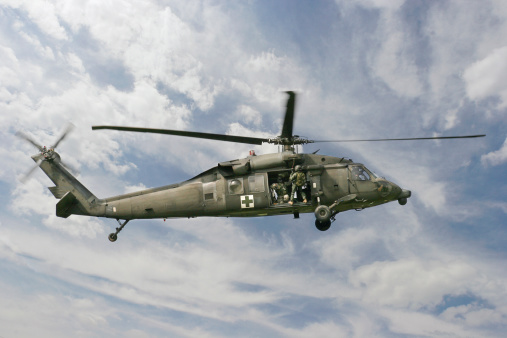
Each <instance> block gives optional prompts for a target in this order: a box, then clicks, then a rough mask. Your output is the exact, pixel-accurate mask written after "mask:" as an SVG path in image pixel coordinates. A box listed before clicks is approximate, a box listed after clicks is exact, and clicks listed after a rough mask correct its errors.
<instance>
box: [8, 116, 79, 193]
mask: <svg viewBox="0 0 507 338" xmlns="http://www.w3.org/2000/svg"><path fill="white" fill-rule="evenodd" d="M73 129H74V125H73V124H72V123H69V125H68V126H67V128H65V131H64V132H63V133H62V135H61V136H60V137H59V138H58V139H57V140H56V142H55V143H54V144H53V145H52V146H50V147H49V148H47V147H46V146H42V145H40V144H39V143H38V142H36V141H35V140H33V139H32V138H31V137H30V136H28V135H27V134H25V133H23V132H22V131H18V132H16V136H18V137H19V138H22V139H23V140H25V141H27V142H28V143H30V144H31V145H33V146H34V147H35V148H37V150H38V151H39V153H38V154H36V155H34V156H32V159H33V160H34V161H35V166H33V167H32V168H31V169H30V170H29V171H28V172H27V173H26V174H25V175H24V176H23V177H22V178H21V179H20V181H21V182H22V183H25V182H26V181H27V180H28V179H29V178H30V176H31V175H32V174H33V172H34V171H35V169H37V167H39V166H40V164H41V163H42V162H43V161H55V160H56V161H58V162H59V163H60V164H62V165H63V166H64V167H66V168H67V169H70V171H73V172H74V173H76V172H77V171H76V170H75V169H74V168H72V166H69V165H66V164H65V163H63V162H62V160H61V159H60V155H58V153H57V152H56V151H55V148H56V147H57V146H58V145H59V144H60V143H61V142H62V141H63V140H64V139H65V138H66V137H67V136H68V135H69V133H70V132H71V131H72V130H73Z"/></svg>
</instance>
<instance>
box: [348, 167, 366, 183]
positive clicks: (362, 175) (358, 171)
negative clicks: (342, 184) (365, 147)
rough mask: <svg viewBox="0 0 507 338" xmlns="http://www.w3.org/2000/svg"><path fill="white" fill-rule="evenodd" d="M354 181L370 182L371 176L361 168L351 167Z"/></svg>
mask: <svg viewBox="0 0 507 338" xmlns="http://www.w3.org/2000/svg"><path fill="white" fill-rule="evenodd" d="M350 172H351V175H352V180H354V181H370V180H371V178H370V174H368V172H367V171H366V170H365V169H364V168H363V167H361V166H352V167H350Z"/></svg>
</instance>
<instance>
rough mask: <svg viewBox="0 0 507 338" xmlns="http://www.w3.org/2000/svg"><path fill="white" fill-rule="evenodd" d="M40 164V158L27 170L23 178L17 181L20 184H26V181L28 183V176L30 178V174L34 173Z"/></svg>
mask: <svg viewBox="0 0 507 338" xmlns="http://www.w3.org/2000/svg"><path fill="white" fill-rule="evenodd" d="M41 162H42V157H41V158H39V159H38V160H37V162H36V164H35V165H34V166H33V167H32V168H31V169H30V170H28V172H27V173H26V174H25V175H24V176H23V177H21V179H20V180H19V181H20V182H21V183H26V181H28V179H29V178H30V176H32V174H33V172H34V171H35V169H37V168H38V167H39V165H40V164H41Z"/></svg>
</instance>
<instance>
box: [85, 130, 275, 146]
mask: <svg viewBox="0 0 507 338" xmlns="http://www.w3.org/2000/svg"><path fill="white" fill-rule="evenodd" d="M98 129H111V130H119V131H134V132H140V133H154V134H166V135H176V136H186V137H195V138H204V139H208V140H217V141H227V142H236V143H246V144H258V145H260V144H262V142H268V141H269V139H266V138H258V137H246V136H234V135H224V134H211V133H199V132H195V131H181V130H170V129H153V128H137V127H120V126H92V130H98Z"/></svg>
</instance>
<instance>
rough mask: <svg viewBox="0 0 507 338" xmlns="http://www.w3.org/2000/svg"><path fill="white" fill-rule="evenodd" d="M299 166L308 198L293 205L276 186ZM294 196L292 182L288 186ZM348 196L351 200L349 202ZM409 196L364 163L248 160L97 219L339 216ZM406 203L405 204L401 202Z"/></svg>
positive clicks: (108, 207) (109, 205)
mask: <svg viewBox="0 0 507 338" xmlns="http://www.w3.org/2000/svg"><path fill="white" fill-rule="evenodd" d="M295 165H300V166H301V167H302V171H303V172H304V173H305V175H306V184H305V187H304V189H305V190H306V193H307V196H308V199H307V201H306V203H304V202H303V201H302V200H301V199H299V200H298V199H297V198H296V199H295V200H294V203H293V204H290V203H289V201H288V200H287V198H286V200H285V201H282V202H280V199H277V198H276V197H277V196H276V193H275V191H274V189H272V184H273V183H276V182H277V181H279V180H280V177H286V178H287V179H288V177H289V175H288V174H289V173H291V172H292V171H293V170H294V166H295ZM283 183H284V184H286V185H287V186H288V190H289V193H291V194H294V193H295V192H294V191H290V189H291V184H290V182H283ZM347 196H349V197H348V198H347ZM407 197H410V193H409V192H408V191H406V190H402V189H401V188H400V187H398V186H397V185H396V184H394V183H392V182H389V181H387V180H385V179H383V178H380V177H377V176H376V175H375V174H374V173H372V172H370V171H369V170H368V169H366V168H365V167H364V166H363V165H362V164H359V163H354V162H352V161H351V160H348V159H345V158H337V157H331V156H322V155H316V154H295V153H293V152H291V151H285V152H282V153H278V154H267V155H259V156H248V157H247V158H244V159H240V160H234V161H229V162H223V163H220V164H219V165H218V166H216V167H214V168H211V169H209V170H207V171H205V172H203V173H201V174H200V175H198V176H196V177H194V178H192V179H190V180H188V181H185V182H182V183H179V184H174V185H170V186H164V187H160V188H153V189H147V190H142V191H139V192H134V193H130V194H126V195H120V196H115V197H111V198H106V199H104V200H101V202H100V205H101V206H102V207H101V208H98V209H102V210H100V211H99V210H98V209H97V214H96V215H95V216H102V217H108V218H116V219H126V220H132V219H150V218H174V217H199V216H222V217H252V216H272V215H282V214H295V215H296V214H299V213H309V212H314V211H315V208H316V206H318V205H326V206H332V205H333V204H336V202H337V201H339V200H340V199H342V198H345V200H344V201H342V203H338V204H336V205H335V206H334V207H333V210H332V212H334V213H338V212H341V211H346V210H350V209H364V208H368V207H373V206H376V205H379V204H383V203H387V202H390V201H395V200H400V199H403V198H405V202H406V198H407ZM400 203H401V202H400Z"/></svg>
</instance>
